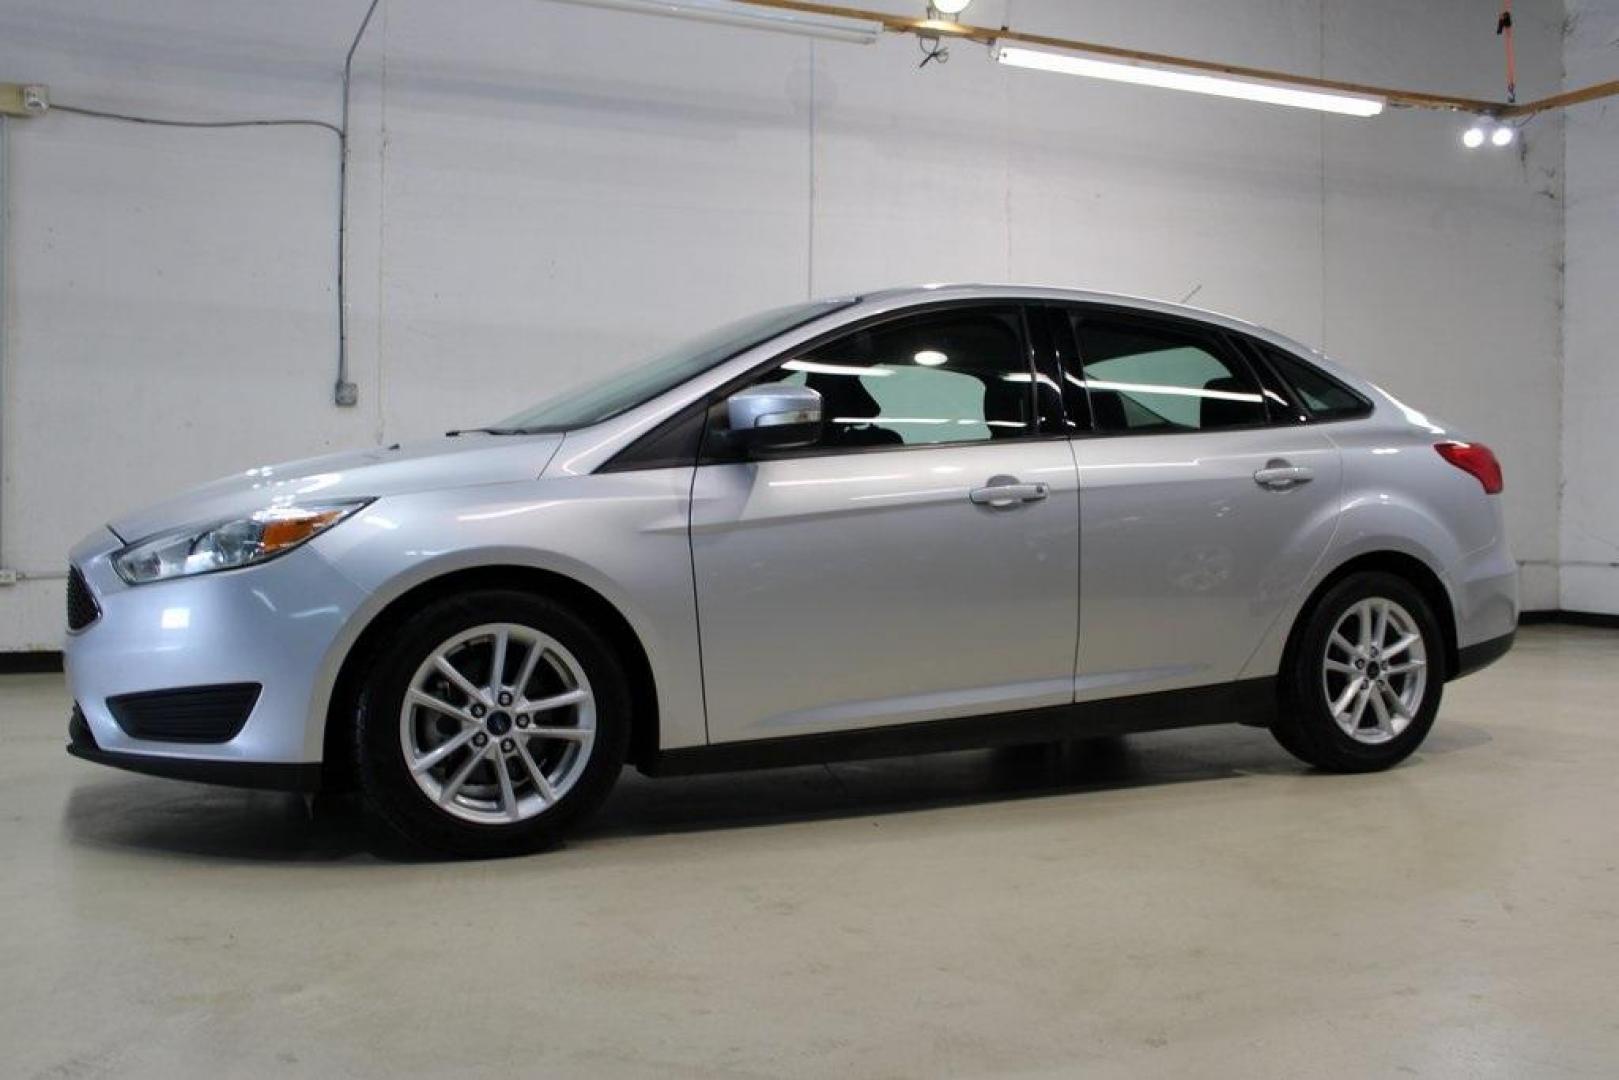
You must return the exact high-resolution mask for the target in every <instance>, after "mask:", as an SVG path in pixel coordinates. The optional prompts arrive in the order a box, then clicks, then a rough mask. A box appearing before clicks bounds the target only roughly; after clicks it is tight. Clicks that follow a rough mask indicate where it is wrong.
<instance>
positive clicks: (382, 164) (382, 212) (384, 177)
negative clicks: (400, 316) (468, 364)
mask: <svg viewBox="0 0 1619 1080" xmlns="http://www.w3.org/2000/svg"><path fill="white" fill-rule="evenodd" d="M392 15H393V5H392V4H391V3H388V2H387V0H383V5H382V59H381V63H382V67H381V71H380V72H379V74H378V76H377V254H376V258H377V301H376V305H377V309H376V310H377V313H376V320H377V373H376V385H377V392H376V395H375V396H376V399H377V416H376V429H375V430H376V438H377V443H378V444H379V445H380V444H382V443H384V442H386V441H387V412H386V410H385V409H384V408H383V400H382V399H383V393H384V388H385V387H386V385H387V383H386V380H385V379H384V378H383V371H384V366H385V364H386V359H387V350H386V349H385V348H384V347H383V334H384V327H386V325H387V320H386V319H385V318H384V315H385V313H386V311H387V295H388V294H387V283H386V267H387V265H388V260H387V258H386V257H385V253H386V251H387V243H388V213H387V208H388V27H389V23H390V22H391V16H392Z"/></svg>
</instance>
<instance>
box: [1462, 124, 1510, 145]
mask: <svg viewBox="0 0 1619 1080" xmlns="http://www.w3.org/2000/svg"><path fill="white" fill-rule="evenodd" d="M1489 124H1490V122H1489V121H1487V120H1480V121H1479V122H1478V123H1476V124H1474V125H1473V126H1472V127H1470V128H1468V129H1467V130H1466V131H1464V132H1462V145H1463V146H1465V147H1467V148H1468V149H1469V150H1477V149H1478V148H1479V147H1481V146H1483V145H1484V140H1485V139H1488V140H1489V141H1490V145H1491V146H1511V145H1512V143H1513V141H1514V140H1516V139H1517V137H1518V129H1517V128H1515V127H1513V126H1512V125H1511V124H1501V123H1497V124H1494V126H1487V125H1489Z"/></svg>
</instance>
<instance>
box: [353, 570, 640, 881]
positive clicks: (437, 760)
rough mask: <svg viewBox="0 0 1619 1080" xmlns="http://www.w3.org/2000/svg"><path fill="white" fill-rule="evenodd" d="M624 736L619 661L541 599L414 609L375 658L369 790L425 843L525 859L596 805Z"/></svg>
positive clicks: (386, 816)
mask: <svg viewBox="0 0 1619 1080" xmlns="http://www.w3.org/2000/svg"><path fill="white" fill-rule="evenodd" d="M628 734H629V700H628V695H627V693H626V686H625V676H624V671H623V668H622V666H621V665H620V664H619V662H618V659H617V657H616V656H615V655H614V653H613V651H612V649H611V647H610V646H609V645H608V644H607V643H606V641H605V640H603V639H602V638H601V636H600V635H598V634H597V633H596V632H595V631H594V630H593V629H591V627H590V626H589V624H587V623H585V622H584V621H583V620H582V619H580V618H579V617H578V616H576V615H575V614H574V613H573V612H572V611H570V610H569V609H567V608H566V607H563V606H562V605H560V604H557V603H555V602H553V601H550V600H547V599H545V598H543V597H537V596H532V595H529V594H526V593H520V592H512V591H504V590H490V591H480V592H476V593H469V594H467V595H464V596H460V597H455V598H453V599H448V600H443V601H439V602H438V603H435V604H433V605H430V606H429V607H427V608H425V609H424V610H422V611H421V612H418V613H417V614H416V615H415V616H413V617H412V618H411V619H410V620H408V621H407V622H406V623H405V624H404V625H403V626H402V627H401V628H400V629H399V631H398V633H397V634H396V635H395V637H394V639H393V641H392V642H390V643H389V644H388V645H387V646H385V647H384V648H383V649H382V651H381V653H380V654H379V656H378V658H377V662H376V665H375V668H374V669H373V671H372V674H371V677H370V679H369V681H368V683H367V685H366V688H365V690H364V692H363V694H362V697H361V706H360V714H359V722H358V725H357V729H356V740H357V751H358V759H359V766H360V768H359V772H360V785H361V789H362V790H363V792H364V793H365V796H366V799H367V801H368V802H369V803H370V805H371V806H372V807H373V808H374V809H375V810H376V811H377V813H378V815H379V816H380V817H381V818H382V819H383V820H384V821H386V822H387V823H388V824H390V825H391V826H393V827H394V828H395V829H396V830H398V831H399V832H400V833H402V834H403V835H404V836H405V837H406V838H407V839H409V840H410V841H412V842H414V843H416V844H418V845H421V846H423V847H426V848H430V849H433V850H436V851H440V852H444V853H447V854H454V855H470V856H493V855H512V854H521V853H524V852H530V851H536V850H539V849H542V848H545V847H548V846H550V845H552V844H554V843H556V842H557V841H558V840H559V839H560V838H561V836H562V835H563V833H564V831H565V830H566V828H567V827H568V826H569V825H571V824H572V823H574V822H576V821H577V820H579V819H580V818H581V817H583V816H584V815H585V814H587V813H589V812H590V811H591V810H593V809H595V808H596V806H598V805H599V804H600V803H601V801H602V799H604V798H605V797H606V795H607V792H608V791H609V790H610V789H611V787H612V784H613V782H614V780H615V779H617V776H618V773H619V771H620V769H621V768H622V766H623V764H624V753H625V747H626V746H627V744H628Z"/></svg>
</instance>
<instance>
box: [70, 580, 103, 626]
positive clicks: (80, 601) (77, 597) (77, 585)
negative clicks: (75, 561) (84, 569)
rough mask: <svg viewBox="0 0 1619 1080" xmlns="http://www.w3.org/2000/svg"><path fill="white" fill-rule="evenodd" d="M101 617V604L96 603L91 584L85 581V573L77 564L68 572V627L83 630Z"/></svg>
mask: <svg viewBox="0 0 1619 1080" xmlns="http://www.w3.org/2000/svg"><path fill="white" fill-rule="evenodd" d="M99 618H101V605H100V604H98V603H96V598H95V595H94V594H93V593H91V592H90V586H89V585H86V584H85V582H84V575H83V574H81V573H79V568H78V567H77V566H75V567H73V568H72V569H70V570H69V571H68V573H67V628H68V629H69V630H83V629H84V628H85V627H86V626H89V625H90V624H91V623H93V622H95V621H96V620H97V619H99Z"/></svg>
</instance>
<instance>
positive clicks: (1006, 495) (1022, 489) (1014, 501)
mask: <svg viewBox="0 0 1619 1080" xmlns="http://www.w3.org/2000/svg"><path fill="white" fill-rule="evenodd" d="M1050 494H1051V488H1050V486H1049V485H1046V484H1025V483H1023V482H1022V481H1020V480H1019V479H1018V478H1017V477H1015V476H992V477H990V478H989V482H988V483H987V484H985V485H984V486H983V487H981V488H973V489H972V490H971V491H969V492H968V493H967V497H968V498H969V499H971V500H972V501H973V502H974V503H976V504H977V505H979V506H989V507H993V508H995V509H996V510H1005V509H1008V508H1009V507H1013V506H1018V505H1021V504H1023V503H1031V502H1039V501H1040V500H1041V499H1043V498H1045V497H1046V496H1047V495H1050Z"/></svg>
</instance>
